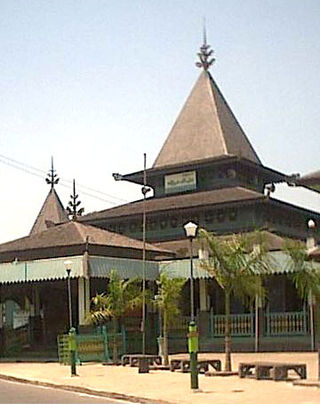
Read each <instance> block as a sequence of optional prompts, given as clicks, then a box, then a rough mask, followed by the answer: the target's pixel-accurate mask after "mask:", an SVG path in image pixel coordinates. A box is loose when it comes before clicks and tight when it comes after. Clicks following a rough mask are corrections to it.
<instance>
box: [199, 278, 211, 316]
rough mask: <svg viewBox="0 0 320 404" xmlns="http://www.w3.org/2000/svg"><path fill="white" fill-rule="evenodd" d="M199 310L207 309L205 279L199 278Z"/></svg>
mask: <svg viewBox="0 0 320 404" xmlns="http://www.w3.org/2000/svg"><path fill="white" fill-rule="evenodd" d="M199 297H200V311H209V304H208V303H209V302H208V288H207V280H206V279H203V278H200V279H199Z"/></svg>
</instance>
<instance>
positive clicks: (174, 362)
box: [170, 359, 221, 373]
mask: <svg viewBox="0 0 320 404" xmlns="http://www.w3.org/2000/svg"><path fill="white" fill-rule="evenodd" d="M209 366H211V367H213V369H214V370H216V371H219V370H221V361H220V360H219V359H199V360H198V361H197V368H198V372H199V373H205V372H208V370H209ZM170 370H171V372H174V371H175V370H181V372H183V373H187V372H190V359H171V360H170Z"/></svg>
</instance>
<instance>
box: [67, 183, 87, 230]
mask: <svg viewBox="0 0 320 404" xmlns="http://www.w3.org/2000/svg"><path fill="white" fill-rule="evenodd" d="M70 198H71V201H70V202H69V204H68V205H69V206H67V211H68V215H69V216H71V220H73V221H74V222H75V221H77V219H78V217H79V216H82V213H83V212H84V208H80V209H78V207H79V205H80V204H81V201H78V198H79V195H78V194H77V193H76V181H75V180H73V193H72V195H70Z"/></svg>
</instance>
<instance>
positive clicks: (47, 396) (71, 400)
mask: <svg viewBox="0 0 320 404" xmlns="http://www.w3.org/2000/svg"><path fill="white" fill-rule="evenodd" d="M31 403H36V404H122V403H128V402H126V401H122V400H112V399H108V398H104V397H94V396H90V395H87V394H81V393H75V392H71V391H64V390H59V389H54V388H48V387H41V386H33V385H30V384H24V383H16V382H10V381H6V380H0V404H31Z"/></svg>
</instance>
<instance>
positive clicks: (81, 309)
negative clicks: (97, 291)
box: [78, 277, 90, 325]
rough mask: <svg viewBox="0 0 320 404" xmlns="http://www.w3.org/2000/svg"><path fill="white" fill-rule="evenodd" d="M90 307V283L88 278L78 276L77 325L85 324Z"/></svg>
mask: <svg viewBox="0 0 320 404" xmlns="http://www.w3.org/2000/svg"><path fill="white" fill-rule="evenodd" d="M89 309H90V283H89V279H86V278H83V277H80V278H78V318H79V325H84V324H85V319H86V316H87V314H88V312H89Z"/></svg>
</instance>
